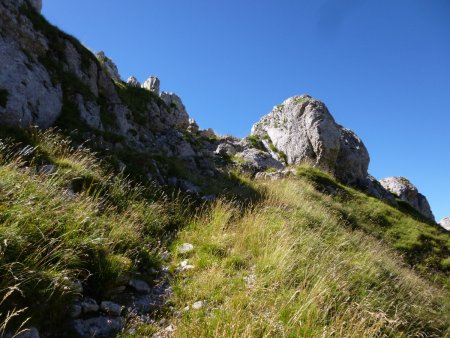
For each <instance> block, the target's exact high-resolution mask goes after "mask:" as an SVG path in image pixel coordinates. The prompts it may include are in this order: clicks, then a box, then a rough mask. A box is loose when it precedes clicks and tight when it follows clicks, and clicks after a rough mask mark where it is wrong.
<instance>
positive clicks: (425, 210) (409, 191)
mask: <svg viewBox="0 0 450 338" xmlns="http://www.w3.org/2000/svg"><path fill="white" fill-rule="evenodd" d="M380 183H381V185H382V186H383V187H384V188H385V189H387V190H388V191H390V192H391V193H393V194H395V195H397V196H398V197H399V198H400V199H401V200H403V201H405V202H407V203H409V204H410V205H411V206H412V207H413V208H414V209H416V210H417V211H418V212H419V213H420V214H422V215H423V216H424V217H426V218H428V219H430V220H433V221H434V216H433V213H432V212H431V208H430V204H429V203H428V200H427V198H426V197H425V196H424V195H422V194H421V193H419V191H418V190H417V188H416V187H415V186H414V185H413V184H412V183H411V182H410V181H409V180H408V179H406V178H404V177H386V178H383V179H382V180H380Z"/></svg>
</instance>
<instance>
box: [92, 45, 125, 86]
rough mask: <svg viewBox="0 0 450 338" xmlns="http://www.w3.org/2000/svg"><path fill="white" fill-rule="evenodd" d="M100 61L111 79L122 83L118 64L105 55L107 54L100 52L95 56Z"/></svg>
mask: <svg viewBox="0 0 450 338" xmlns="http://www.w3.org/2000/svg"><path fill="white" fill-rule="evenodd" d="M95 56H96V57H97V59H98V61H99V62H100V64H101V66H102V67H103V69H104V70H105V71H106V73H108V75H109V77H110V78H111V79H112V80H113V81H115V82H120V81H122V80H121V78H120V74H119V69H118V68H117V66H116V64H115V63H114V62H113V61H112V60H111V59H110V58H109V57H107V56H106V55H105V52H98V53H97V54H95Z"/></svg>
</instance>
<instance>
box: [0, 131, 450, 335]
mask: <svg viewBox="0 0 450 338" xmlns="http://www.w3.org/2000/svg"><path fill="white" fill-rule="evenodd" d="M22 140H27V142H29V144H28V145H25V143H22V144H20V145H19V144H17V143H16V142H13V141H12V140H11V139H9V140H6V141H5V140H4V141H2V146H1V156H0V158H1V167H0V177H1V186H0V187H1V189H0V193H1V210H0V217H1V220H2V223H1V227H0V232H1V243H2V256H1V264H0V265H1V275H2V280H1V289H2V290H3V291H2V292H3V297H2V298H3V301H2V305H1V313H2V322H3V323H4V324H7V325H6V328H7V329H11V328H13V327H14V325H17V324H19V323H21V322H23V321H25V320H26V319H27V318H30V320H29V321H28V322H27V325H34V326H38V327H39V329H40V330H41V331H42V332H48V333H50V334H51V335H54V336H58V335H60V334H61V332H65V333H66V332H68V331H69V330H70V327H71V324H70V322H71V314H73V312H72V311H73V306H75V305H76V304H80V303H82V299H86V297H90V298H93V299H95V300H96V301H97V302H98V303H99V304H100V302H101V301H103V300H111V299H113V300H114V301H115V302H117V303H119V304H123V305H124V308H123V310H122V311H123V312H122V315H123V318H122V319H121V323H120V325H118V327H119V328H120V327H122V325H125V326H124V327H125V328H126V330H125V332H136V335H137V336H141V335H146V334H150V332H156V331H158V330H160V327H159V324H158V325H157V324H155V323H158V322H155V323H153V324H150V325H148V324H145V321H142V320H140V319H136V318H135V316H134V315H133V312H132V311H130V307H129V303H128V301H129V299H128V298H127V297H128V296H129V293H130V292H132V291H131V290H132V287H130V286H128V285H130V280H133V279H134V278H139V279H143V280H145V281H146V282H148V283H149V285H156V286H157V285H158V280H161V279H166V278H168V280H170V281H171V283H172V288H173V293H172V294H171V293H168V294H166V295H164V297H168V298H167V299H165V300H164V302H162V303H160V304H159V305H158V306H154V307H153V308H152V309H151V310H150V311H148V312H149V313H150V314H151V316H156V317H154V318H158V317H160V316H163V317H164V318H168V319H167V320H168V321H169V322H170V323H171V325H173V326H174V327H176V328H177V330H176V331H175V332H174V335H175V336H180V337H183V336H186V335H188V334H189V333H195V336H255V335H256V336H273V335H276V336H278V335H279V336H286V335H287V336H298V335H301V336H311V337H314V336H317V335H322V334H325V335H332V334H335V335H337V336H342V335H346V336H347V335H353V336H379V335H383V334H387V335H389V336H391V335H392V336H397V335H404V336H410V335H420V334H426V335H428V336H436V337H438V336H444V335H445V334H446V330H447V328H448V324H449V321H450V318H449V316H448V313H449V305H450V304H449V303H448V300H449V299H450V298H449V291H448V290H449V285H448V281H449V278H448V272H449V266H450V264H449V262H448V260H449V259H448V255H449V250H450V238H449V237H450V236H448V234H446V233H444V232H443V231H442V230H439V229H438V228H436V227H435V226H434V225H430V224H428V223H427V222H423V221H421V220H420V217H418V216H417V214H415V213H414V212H411V210H410V209H408V208H407V209H406V210H403V211H402V210H398V209H396V208H394V207H391V206H389V205H388V204H386V203H384V202H382V201H379V200H377V199H375V198H373V197H369V196H367V195H365V194H364V193H361V192H359V191H356V190H354V189H351V188H348V187H346V186H343V185H342V184H340V183H338V182H337V181H335V180H334V179H333V178H332V177H330V176H329V175H327V174H325V173H323V172H321V171H318V170H317V169H313V168H310V167H308V166H300V167H298V168H297V169H296V170H297V171H296V174H295V176H292V177H291V178H287V179H285V180H282V181H270V180H269V181H265V180H262V181H252V182H249V181H248V179H246V178H245V177H242V178H241V179H242V183H241V185H240V186H241V187H240V188H236V189H241V190H242V191H244V190H245V189H252V190H253V191H254V195H253V196H254V200H253V202H251V203H250V204H249V202H250V201H249V200H241V201H240V200H239V199H232V200H230V199H227V198H226V196H224V197H223V198H219V199H217V200H216V201H215V202H200V201H198V200H197V201H196V200H195V199H192V198H188V197H187V196H186V197H183V196H182V195H176V196H168V195H167V194H165V193H164V192H163V191H161V190H159V189H157V188H155V187H145V188H144V187H139V186H134V185H133V184H132V183H131V182H128V181H127V180H125V179H124V178H121V177H120V176H115V175H112V173H109V172H108V171H107V170H106V169H104V168H103V167H102V165H100V163H99V162H98V160H96V159H95V157H94V156H93V155H92V154H91V153H90V152H89V151H88V150H86V149H82V148H80V149H71V148H70V147H69V142H68V141H67V140H65V139H64V138H62V137H61V136H58V135H57V134H54V132H40V131H38V130H36V129H34V130H32V131H29V132H23V137H22ZM238 196H239V194H238V195H236V197H238ZM177 229H180V232H174V231H175V230H177ZM182 243H190V244H192V245H193V250H192V251H190V252H187V253H182V252H180V247H181V246H180V245H181V244H182ZM165 247H169V248H171V252H172V257H173V258H169V261H163V259H168V255H167V254H166V253H164V251H165V249H164V248H165ZM161 255H162V256H161ZM185 259H188V262H186V261H185V262H184V263H182V261H184V260H185ZM180 263H181V265H180ZM165 266H167V267H168V268H169V270H168V272H164V271H166V270H165V269H166V268H164V267H165ZM186 266H188V268H186ZM166 274H168V275H166ZM165 276H170V277H165ZM156 286H155V287H156ZM124 295H128V296H124ZM82 297H84V298H82ZM199 301H201V302H202V304H203V305H202V307H201V308H200V309H199V310H187V309H185V308H186V306H192V304H194V303H196V302H199ZM121 302H122V303H121ZM71 304H75V305H71ZM127 304H128V305H127ZM184 309H185V310H184ZM141 310H142V309H141ZM13 313H15V314H17V316H16V317H11V315H12V314H13ZM236 314H239V315H238V316H236ZM93 315H95V312H94V313H92V314H91V315H84V316H85V317H84V318H92V316H93ZM86 316H87V317H86ZM138 318H139V317H138ZM132 319H134V320H132ZM150 323H152V322H150ZM166 323H167V322H166ZM167 326H168V325H163V328H166V327H167ZM4 329H5V327H4V326H3V330H4ZM129 330H131V331H129ZM58 332H59V333H58Z"/></svg>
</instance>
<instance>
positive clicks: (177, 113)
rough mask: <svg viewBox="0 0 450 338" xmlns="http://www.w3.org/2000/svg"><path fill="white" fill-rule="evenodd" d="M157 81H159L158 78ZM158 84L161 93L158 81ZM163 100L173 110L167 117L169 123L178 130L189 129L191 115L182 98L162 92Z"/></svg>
mask: <svg viewBox="0 0 450 338" xmlns="http://www.w3.org/2000/svg"><path fill="white" fill-rule="evenodd" d="M156 79H157V80H158V78H156ZM157 83H158V85H157V86H156V88H157V90H158V91H159V80H158V81H157ZM144 85H145V83H144ZM155 90H156V89H155ZM161 99H162V100H163V101H164V102H165V103H166V105H167V106H169V108H171V114H170V115H169V116H167V119H168V120H167V122H168V123H170V124H172V125H174V126H175V127H177V128H183V129H186V128H188V127H189V125H190V122H189V114H188V113H187V111H186V108H185V106H184V104H183V102H182V101H181V99H180V97H179V96H178V95H177V94H175V93H166V92H162V93H161Z"/></svg>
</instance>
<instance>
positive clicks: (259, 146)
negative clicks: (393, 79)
mask: <svg viewBox="0 0 450 338" xmlns="http://www.w3.org/2000/svg"><path fill="white" fill-rule="evenodd" d="M41 7H42V2H41V1H31V2H29V1H27V0H17V1H13V0H5V1H3V2H2V3H1V4H0V18H1V20H2V25H1V26H0V45H1V46H2V48H1V49H0V62H1V63H2V64H3V65H5V66H4V68H3V70H2V72H0V99H1V100H0V118H1V119H2V121H4V123H6V124H8V125H12V126H24V127H26V126H30V125H38V126H40V127H42V128H48V127H50V126H57V127H59V128H62V129H63V130H69V131H71V130H73V129H76V130H77V131H78V137H79V139H80V140H82V141H85V140H91V141H92V142H93V144H95V145H96V146H97V147H98V148H99V149H108V150H109V151H113V152H117V153H122V154H127V155H128V154H129V153H130V152H131V153H136V154H138V153H141V155H137V156H142V157H148V158H151V159H152V160H151V161H148V162H147V164H146V166H144V167H143V168H142V169H143V171H144V173H145V175H146V176H147V178H148V179H151V180H154V181H156V182H158V183H159V184H171V185H177V186H180V187H190V188H189V190H190V191H198V190H199V189H197V188H193V187H192V184H190V183H189V182H186V180H185V179H181V180H179V179H177V178H176V177H174V176H173V175H172V174H171V173H170V171H171V170H169V169H167V168H166V169H165V167H166V164H165V163H160V162H158V160H157V159H158V158H160V156H164V157H165V158H170V159H174V160H175V161H178V160H180V161H181V162H182V163H183V166H184V167H185V168H186V169H187V170H188V171H190V172H195V173H199V175H200V176H206V177H218V176H220V174H221V173H224V172H226V169H223V168H220V163H224V162H223V161H224V160H226V161H230V160H231V162H234V163H235V164H236V163H237V164H238V165H239V167H240V168H241V169H243V170H246V171H247V172H249V173H250V174H251V175H253V176H254V175H256V174H257V173H258V172H262V171H266V170H268V169H270V170H284V169H285V168H286V167H287V166H289V165H294V164H300V163H304V162H307V163H310V164H312V165H313V166H315V167H318V168H321V169H323V170H326V171H328V172H330V173H331V174H333V175H334V176H336V177H337V178H338V179H339V180H341V181H342V182H344V183H346V184H349V185H353V186H357V187H360V188H362V189H364V190H365V191H366V192H368V193H369V194H371V195H373V196H375V197H377V198H380V199H384V200H386V201H388V202H390V203H391V204H394V205H395V204H396V202H395V197H394V195H393V194H392V192H393V193H394V194H397V195H399V194H400V195H399V197H400V198H402V196H401V195H402V193H398V192H396V190H392V189H391V188H390V187H389V186H388V185H383V184H382V183H381V184H380V182H378V181H377V180H376V179H374V178H373V177H372V176H370V175H369V173H368V166H369V161H370V157H369V153H368V151H367V149H366V147H365V145H364V143H363V142H362V140H361V139H360V138H359V137H358V136H357V135H356V134H355V133H354V132H353V131H351V130H350V129H347V128H344V127H342V126H341V125H339V124H338V123H336V121H335V120H334V118H333V116H332V115H331V114H330V112H329V111H328V109H327V107H326V106H325V104H324V103H323V102H321V101H319V100H317V99H314V98H312V97H311V96H309V95H300V96H294V97H291V98H289V99H287V100H285V101H284V102H283V103H282V104H280V105H278V106H276V107H274V109H273V110H272V111H271V112H270V113H269V114H267V115H266V116H264V117H263V118H262V119H261V120H260V121H259V122H257V123H256V124H255V125H254V126H253V128H252V131H251V135H250V137H248V138H245V139H242V140H240V139H237V138H233V137H217V136H216V135H215V134H214V132H213V131H212V130H200V129H199V127H198V125H197V123H196V122H195V121H194V120H193V119H192V118H190V116H189V114H188V112H187V109H186V107H185V106H184V104H183V102H182V100H181V98H180V97H179V96H178V95H177V94H175V93H170V92H165V91H162V92H161V90H160V86H161V84H160V80H159V79H158V78H157V77H156V76H150V77H149V78H148V79H147V80H146V81H144V83H143V84H142V85H141V84H140V82H139V81H138V80H137V79H136V78H135V77H133V76H131V77H130V78H129V79H128V80H127V82H124V81H122V79H121V76H120V74H119V71H118V68H117V66H116V65H115V64H114V62H113V61H112V60H111V59H110V58H108V57H107V56H106V54H105V53H104V52H99V53H97V55H94V54H92V53H91V52H90V51H89V50H88V49H86V48H85V47H84V46H83V45H81V44H80V43H79V42H78V40H76V39H75V38H73V37H71V36H70V35H68V34H65V33H63V32H61V31H60V30H59V29H57V28H56V27H54V26H52V25H51V24H49V23H48V22H47V21H46V20H45V18H43V17H42V16H41V15H40V14H39V11H40V10H41ZM158 156H159V157H158ZM119 157H120V156H119ZM153 158H156V160H153ZM123 161H124V159H123V156H122V157H120V159H119V165H120V166H122V165H123V166H125V167H126V165H127V163H123ZM226 161H225V162H226ZM218 164H219V165H218ZM172 171H173V170H172ZM259 176H260V177H262V176H264V175H259ZM272 176H273V177H282V176H283V175H272ZM410 190H411V193H408V194H407V195H408V198H406V197H405V199H407V200H408V202H409V203H410V204H411V205H412V206H413V207H415V208H417V209H418V211H419V212H421V213H422V214H423V215H424V216H425V217H428V218H430V219H434V217H433V215H432V213H431V210H429V204H428V202H427V201H426V199H425V197H423V196H422V195H420V194H419V193H418V192H417V189H416V190H414V189H410ZM402 191H403V190H402ZM412 195H415V196H416V200H414V199H411V198H409V197H411V196H412Z"/></svg>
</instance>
